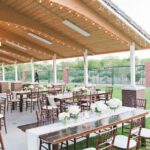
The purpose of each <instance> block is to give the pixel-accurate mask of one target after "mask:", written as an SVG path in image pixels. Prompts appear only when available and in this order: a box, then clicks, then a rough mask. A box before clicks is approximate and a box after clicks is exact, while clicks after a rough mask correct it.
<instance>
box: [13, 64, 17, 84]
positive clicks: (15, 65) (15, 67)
mask: <svg viewBox="0 0 150 150" xmlns="http://www.w3.org/2000/svg"><path fill="white" fill-rule="evenodd" d="M14 69H15V81H16V82H17V81H18V65H17V62H15V64H14Z"/></svg>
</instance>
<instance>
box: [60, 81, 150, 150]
mask: <svg viewBox="0 0 150 150" xmlns="http://www.w3.org/2000/svg"><path fill="white" fill-rule="evenodd" d="M74 86H75V84H73V83H72V84H69V85H67V87H68V88H69V89H72V88H73V87H74ZM97 88H99V89H101V90H104V89H105V88H104V87H102V86H97ZM145 96H146V97H145V98H146V99H147V107H146V109H148V110H150V88H147V89H146V90H145ZM113 97H115V98H118V99H122V92H121V87H117V86H115V87H114V89H113ZM146 127H147V128H149V129H150V118H147V119H146ZM120 131H121V130H120V129H118V133H120ZM97 140H98V139H97V138H96V137H94V138H90V140H89V147H95V146H96V143H97ZM85 145H86V141H82V142H79V143H78V144H77V150H82V149H84V148H85ZM148 149H150V147H147V150H148ZM63 150H66V148H64V149H63ZM69 150H74V148H73V145H70V147H69ZM140 150H145V148H140Z"/></svg>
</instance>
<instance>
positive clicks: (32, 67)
mask: <svg viewBox="0 0 150 150" xmlns="http://www.w3.org/2000/svg"><path fill="white" fill-rule="evenodd" d="M31 79H32V82H34V81H35V79H34V61H33V59H31Z"/></svg>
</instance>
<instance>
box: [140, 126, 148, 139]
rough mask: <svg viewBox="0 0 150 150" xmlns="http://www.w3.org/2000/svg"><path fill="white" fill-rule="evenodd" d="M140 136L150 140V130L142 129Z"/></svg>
mask: <svg viewBox="0 0 150 150" xmlns="http://www.w3.org/2000/svg"><path fill="white" fill-rule="evenodd" d="M140 136H141V137H143V138H146V139H150V129H147V128H142V129H141V134H140Z"/></svg>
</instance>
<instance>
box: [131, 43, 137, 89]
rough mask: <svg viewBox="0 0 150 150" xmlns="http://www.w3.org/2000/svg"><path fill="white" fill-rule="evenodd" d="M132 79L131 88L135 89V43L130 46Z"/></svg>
mask: <svg viewBox="0 0 150 150" xmlns="http://www.w3.org/2000/svg"><path fill="white" fill-rule="evenodd" d="M130 79H131V86H132V87H134V86H135V85H136V82H135V43H134V42H133V43H132V44H131V46H130Z"/></svg>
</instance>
